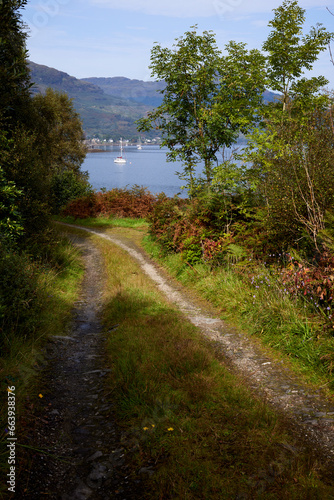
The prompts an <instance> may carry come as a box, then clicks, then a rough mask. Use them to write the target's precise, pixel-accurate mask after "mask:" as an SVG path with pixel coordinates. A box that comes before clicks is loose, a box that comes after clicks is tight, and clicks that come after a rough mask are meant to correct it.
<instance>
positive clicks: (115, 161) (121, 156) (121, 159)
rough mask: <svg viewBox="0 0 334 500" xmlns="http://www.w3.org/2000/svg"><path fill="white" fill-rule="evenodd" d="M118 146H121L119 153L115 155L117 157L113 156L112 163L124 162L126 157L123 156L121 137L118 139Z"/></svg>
mask: <svg viewBox="0 0 334 500" xmlns="http://www.w3.org/2000/svg"><path fill="white" fill-rule="evenodd" d="M119 144H120V147H121V154H120V156H117V158H114V163H126V158H124V157H123V144H122V138H121V139H120V141H119Z"/></svg>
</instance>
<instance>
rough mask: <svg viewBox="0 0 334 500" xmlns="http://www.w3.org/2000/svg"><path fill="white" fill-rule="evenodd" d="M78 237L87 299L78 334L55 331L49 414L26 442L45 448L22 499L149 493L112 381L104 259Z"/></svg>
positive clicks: (77, 316)
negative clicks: (104, 323) (103, 315)
mask: <svg viewBox="0 0 334 500" xmlns="http://www.w3.org/2000/svg"><path fill="white" fill-rule="evenodd" d="M73 241H74V243H75V244H76V245H77V246H78V247H79V248H80V250H81V252H82V255H83V258H84V262H85V267H86V270H85V277H84V281H83V284H82V292H81V297H80V300H79V301H78V302H77V303H76V306H75V310H74V319H73V328H72V330H71V332H70V334H68V335H67V336H64V337H61V336H59V337H53V338H52V339H51V341H50V342H49V343H48V345H47V347H46V349H45V358H46V359H47V360H48V365H47V368H46V369H45V371H44V373H43V379H44V380H45V381H46V382H45V384H44V385H45V390H44V391H43V400H42V404H43V405H44V412H43V413H42V415H39V416H38V422H39V423H37V425H36V428H35V430H34V431H33V432H32V435H31V436H30V439H29V438H28V440H27V442H26V446H30V447H31V448H34V449H35V450H44V453H43V452H41V451H36V453H33V451H31V453H30V455H31V456H30V465H29V468H30V470H29V472H27V473H25V474H24V475H23V477H22V478H21V479H20V487H22V490H23V491H21V493H19V494H18V496H17V498H27V499H28V498H29V499H35V498H36V499H40V498H50V499H60V500H75V499H78V500H86V499H91V500H100V499H101V500H102V499H103V500H105V499H107V498H121V499H124V498H126V499H136V498H144V496H143V495H142V493H141V487H142V485H141V477H140V471H139V473H138V476H136V474H134V472H133V470H132V471H131V470H130V469H129V468H128V466H127V456H128V454H129V453H131V451H133V452H135V451H136V450H135V449H133V450H131V449H129V447H125V446H124V445H123V443H124V442H125V441H126V438H127V437H126V436H124V435H121V434H120V432H119V430H118V428H117V425H116V422H115V418H114V416H113V405H112V403H111V402H110V401H111V399H110V395H109V397H108V394H107V389H106V387H105V382H104V381H105V378H106V376H107V374H108V375H109V372H110V369H109V367H108V365H107V361H106V356H105V345H104V344H105V337H104V336H103V332H102V327H101V323H100V319H99V314H100V311H101V307H102V296H101V294H102V290H103V282H104V277H103V264H102V260H101V257H100V254H99V252H98V250H97V249H96V248H95V247H94V245H93V244H92V243H90V242H89V240H88V239H87V238H82V239H81V238H78V237H74V238H73Z"/></svg>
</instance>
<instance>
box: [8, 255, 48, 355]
mask: <svg viewBox="0 0 334 500" xmlns="http://www.w3.org/2000/svg"><path fill="white" fill-rule="evenodd" d="M44 299H45V297H44V292H43V289H42V288H41V287H40V286H39V267H38V265H36V264H35V263H34V262H33V261H32V260H31V259H30V258H29V256H27V255H24V254H22V255H20V254H18V253H14V252H11V251H8V250H6V249H5V248H4V247H3V246H0V345H1V347H2V350H4V349H9V344H10V339H11V337H12V335H13V334H15V335H17V336H24V337H26V338H28V337H29V336H30V335H31V334H32V333H33V332H34V331H35V330H36V327H37V325H38V321H37V318H38V316H39V313H40V311H41V307H42V303H43V301H44ZM2 352H3V354H4V351H2Z"/></svg>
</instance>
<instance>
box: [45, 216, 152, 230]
mask: <svg viewBox="0 0 334 500" xmlns="http://www.w3.org/2000/svg"><path fill="white" fill-rule="evenodd" d="M54 220H55V221H58V222H65V223H66V224H76V225H78V226H87V227H104V228H107V227H128V228H137V227H148V222H146V221H145V219H132V218H130V217H114V216H109V217H103V216H102V215H101V216H99V217H89V218H86V219H75V217H72V216H67V217H60V216H57V217H54Z"/></svg>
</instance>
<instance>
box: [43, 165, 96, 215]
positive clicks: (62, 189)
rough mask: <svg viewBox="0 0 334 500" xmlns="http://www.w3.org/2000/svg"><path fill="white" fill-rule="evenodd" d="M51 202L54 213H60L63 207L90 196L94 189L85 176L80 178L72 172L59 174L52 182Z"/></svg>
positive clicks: (82, 175)
mask: <svg viewBox="0 0 334 500" xmlns="http://www.w3.org/2000/svg"><path fill="white" fill-rule="evenodd" d="M50 189H51V200H52V209H53V212H54V213H59V211H60V210H61V208H62V207H64V206H65V205H66V204H67V203H69V202H70V201H72V200H75V199H76V198H80V197H83V196H88V195H90V194H91V192H92V187H91V186H90V185H89V183H88V182H87V179H86V176H85V174H81V176H78V174H76V173H75V172H73V171H72V170H67V171H66V170H65V171H64V172H61V173H57V174H55V175H54V176H53V178H52V180H51V187H50Z"/></svg>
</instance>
